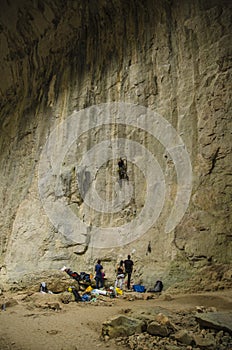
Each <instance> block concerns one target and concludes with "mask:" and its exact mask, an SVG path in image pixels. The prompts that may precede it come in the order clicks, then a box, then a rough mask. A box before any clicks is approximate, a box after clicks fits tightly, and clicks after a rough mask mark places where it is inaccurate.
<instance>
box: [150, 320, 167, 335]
mask: <svg viewBox="0 0 232 350" xmlns="http://www.w3.org/2000/svg"><path fill="white" fill-rule="evenodd" d="M147 333H149V334H151V335H157V336H160V337H167V336H168V335H169V334H170V333H171V331H170V330H169V329H168V327H167V326H165V325H162V324H160V323H159V322H156V321H153V322H151V323H149V324H148V326H147Z"/></svg>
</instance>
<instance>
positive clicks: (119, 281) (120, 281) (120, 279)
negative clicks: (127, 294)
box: [118, 278, 123, 289]
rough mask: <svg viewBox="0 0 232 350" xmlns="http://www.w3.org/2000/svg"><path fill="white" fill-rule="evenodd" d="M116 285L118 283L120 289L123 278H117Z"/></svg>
mask: <svg viewBox="0 0 232 350" xmlns="http://www.w3.org/2000/svg"><path fill="white" fill-rule="evenodd" d="M118 285H119V288H120V289H122V288H123V278H119V280H118Z"/></svg>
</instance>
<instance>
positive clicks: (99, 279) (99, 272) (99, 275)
mask: <svg viewBox="0 0 232 350" xmlns="http://www.w3.org/2000/svg"><path fill="white" fill-rule="evenodd" d="M95 272H96V274H95V280H96V288H97V289H99V288H103V286H104V278H103V266H102V265H101V260H98V261H97V264H96V265H95Z"/></svg>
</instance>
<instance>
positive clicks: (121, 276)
mask: <svg viewBox="0 0 232 350" xmlns="http://www.w3.org/2000/svg"><path fill="white" fill-rule="evenodd" d="M123 264H124V262H123V260H121V261H120V263H119V265H118V266H117V271H116V272H117V276H116V281H115V288H117V287H118V288H120V289H122V288H123V282H124V267H123Z"/></svg>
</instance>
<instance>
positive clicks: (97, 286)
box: [96, 276, 99, 289]
mask: <svg viewBox="0 0 232 350" xmlns="http://www.w3.org/2000/svg"><path fill="white" fill-rule="evenodd" d="M96 288H97V289H99V277H97V276H96Z"/></svg>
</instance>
